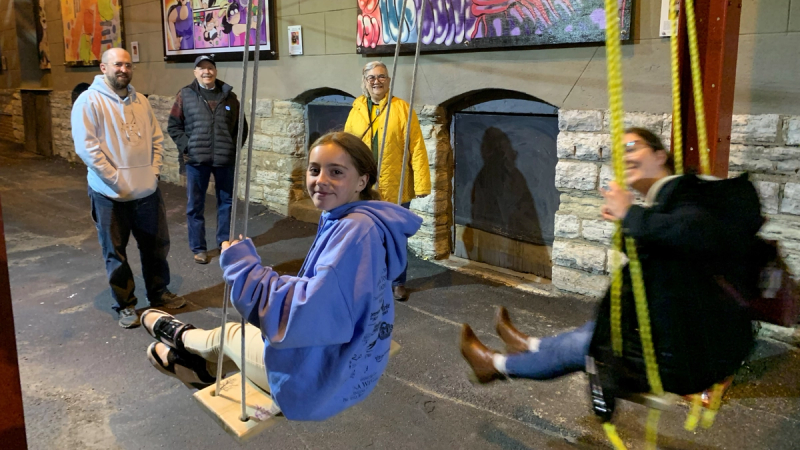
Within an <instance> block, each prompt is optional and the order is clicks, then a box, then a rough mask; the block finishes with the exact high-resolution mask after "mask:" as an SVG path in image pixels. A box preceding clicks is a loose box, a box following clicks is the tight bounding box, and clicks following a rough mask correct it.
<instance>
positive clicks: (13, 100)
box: [0, 89, 25, 144]
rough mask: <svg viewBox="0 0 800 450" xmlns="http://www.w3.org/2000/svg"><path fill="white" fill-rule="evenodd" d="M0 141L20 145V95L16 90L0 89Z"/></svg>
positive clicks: (23, 129)
mask: <svg viewBox="0 0 800 450" xmlns="http://www.w3.org/2000/svg"><path fill="white" fill-rule="evenodd" d="M0 140H3V141H8V142H14V143H17V144H22V143H23V142H25V128H24V126H23V121H22V95H21V94H20V92H19V90H18V89H0Z"/></svg>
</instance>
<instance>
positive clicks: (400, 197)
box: [375, 0, 427, 205]
mask: <svg viewBox="0 0 800 450" xmlns="http://www.w3.org/2000/svg"><path fill="white" fill-rule="evenodd" d="M407 2H408V0H403V9H402V10H401V13H400V19H399V22H400V23H399V28H398V30H397V43H396V44H395V47H394V62H393V63H392V81H391V82H390V83H389V94H388V99H387V106H386V118H385V119H384V122H383V137H382V138H381V147H380V152H378V176H377V178H376V181H375V186H376V188H377V187H378V186H380V183H381V166H382V165H383V154H384V149H385V148H386V135H387V133H388V131H389V115H390V113H391V112H392V99H393V98H394V82H395V75H397V60H398V59H399V57H400V44H401V43H402V37H403V28H404V26H405V23H406V4H407ZM426 4H427V0H422V4H421V5H420V11H419V14H418V17H417V19H418V20H417V45H416V50H415V52H414V69H413V75H412V78H411V98H410V99H409V101H408V121H407V122H406V124H407V125H406V136H405V143H404V146H403V167H402V170H401V172H400V186H399V189H398V194H397V204H398V205H399V204H401V203H402V202H403V188H404V185H405V178H406V166H407V164H408V153H409V145H410V142H409V140H410V135H411V126H410V124H411V118H412V117H413V114H414V107H413V105H414V96H415V94H416V88H417V68H418V67H419V54H420V50H421V47H422V25H423V23H422V19H423V16H424V13H425V5H426ZM409 32H410V30H409ZM384 200H387V201H388V199H384Z"/></svg>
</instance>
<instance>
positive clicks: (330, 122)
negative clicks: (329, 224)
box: [288, 87, 355, 223]
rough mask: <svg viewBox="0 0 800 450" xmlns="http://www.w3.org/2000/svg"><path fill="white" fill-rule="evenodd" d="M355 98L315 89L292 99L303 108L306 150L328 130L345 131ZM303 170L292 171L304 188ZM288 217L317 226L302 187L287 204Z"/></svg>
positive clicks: (342, 92) (309, 201)
mask: <svg viewBox="0 0 800 450" xmlns="http://www.w3.org/2000/svg"><path fill="white" fill-rule="evenodd" d="M353 100H355V97H353V96H352V95H350V94H348V93H347V92H344V91H341V90H339V89H333V88H327V87H323V88H318V89H312V90H309V91H306V92H304V93H302V94H300V95H298V96H297V97H295V98H294V99H292V101H293V102H295V103H299V104H302V105H303V107H304V112H303V122H304V123H305V128H306V134H305V146H304V147H305V150H306V152H308V148H309V147H310V146H311V144H313V143H314V141H316V140H317V139H318V138H319V137H320V136H322V135H323V134H325V133H328V132H330V131H341V130H344V124H345V122H347V115H348V114H349V113H350V109H351V108H352V105H353ZM304 174H305V167H302V168H299V167H298V168H297V169H295V174H294V175H293V178H294V179H295V180H297V182H298V184H299V185H300V186H304V185H305V181H304V179H305V175H304ZM288 212H289V215H290V216H292V217H294V218H296V219H298V220H302V221H305V222H311V223H317V222H318V221H319V216H320V211H319V210H318V209H317V208H315V207H314V205H313V203H311V199H310V198H308V193H307V192H306V190H305V188H304V187H303V188H302V189H299V191H298V195H297V196H296V197H295V198H294V199H293V200H292V201H290V203H289V211H288Z"/></svg>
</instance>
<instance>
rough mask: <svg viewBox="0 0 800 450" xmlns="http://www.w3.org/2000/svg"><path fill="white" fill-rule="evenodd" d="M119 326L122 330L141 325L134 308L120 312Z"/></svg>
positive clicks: (129, 307) (130, 307) (123, 309)
mask: <svg viewBox="0 0 800 450" xmlns="http://www.w3.org/2000/svg"><path fill="white" fill-rule="evenodd" d="M118 323H119V326H121V327H122V328H136V327H138V326H139V324H140V323H141V322H140V321H139V316H138V315H137V314H136V308H135V307H134V306H132V305H131V306H128V307H127V308H122V309H120V310H119V322H118Z"/></svg>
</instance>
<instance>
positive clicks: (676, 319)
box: [461, 128, 763, 395]
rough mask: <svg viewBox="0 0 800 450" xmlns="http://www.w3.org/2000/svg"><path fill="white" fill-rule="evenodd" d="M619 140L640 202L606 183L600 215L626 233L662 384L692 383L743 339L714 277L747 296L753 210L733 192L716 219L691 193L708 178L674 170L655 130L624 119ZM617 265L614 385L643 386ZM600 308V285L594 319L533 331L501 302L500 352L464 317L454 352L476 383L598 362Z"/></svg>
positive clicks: (695, 388) (728, 369) (740, 349)
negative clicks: (730, 218)
mask: <svg viewBox="0 0 800 450" xmlns="http://www.w3.org/2000/svg"><path fill="white" fill-rule="evenodd" d="M623 142H624V145H625V155H624V161H625V182H626V184H627V185H628V186H630V187H631V188H632V189H634V190H636V191H638V192H639V193H640V194H641V195H642V196H643V197H644V199H645V205H644V206H639V205H634V204H633V203H634V202H633V200H634V196H633V194H632V193H630V192H628V191H625V190H623V189H622V188H621V187H620V186H618V185H617V184H616V183H614V182H612V183H610V185H609V189H608V190H604V191H603V192H602V194H603V197H604V198H605V204H604V205H603V206H602V208H601V211H600V212H601V214H602V216H603V218H604V219H606V220H621V221H622V229H623V233H624V235H626V236H630V237H633V238H634V239H635V241H636V246H637V250H638V254H639V259H640V261H641V266H642V272H643V277H644V286H645V291H646V294H647V302H648V305H649V309H650V322H651V327H652V336H653V343H654V346H655V353H656V359H657V362H658V365H659V372H660V374H661V379H662V382H663V384H664V389H665V390H666V391H668V392H673V393H676V394H680V395H688V394H693V393H697V392H701V391H703V390H704V389H708V388H710V387H711V386H712V385H713V384H714V383H719V382H722V381H723V379H725V378H726V377H729V376H730V375H732V374H733V373H734V372H735V371H736V369H737V368H738V367H739V366H740V365H741V364H742V362H743V361H744V359H745V358H746V357H747V355H748V353H749V352H750V349H751V347H752V345H753V333H752V329H751V323H750V320H749V316H748V314H747V311H746V310H745V309H744V308H743V307H742V306H741V305H739V304H738V303H737V302H736V301H735V300H734V299H732V298H731V297H730V296H728V295H726V293H725V291H724V290H723V288H722V287H721V286H720V283H719V280H720V279H724V280H725V281H727V282H728V283H730V284H731V285H733V287H734V288H736V289H737V290H738V291H739V292H741V293H743V294H745V296H747V295H755V292H754V290H755V289H756V288H757V286H758V278H757V277H758V271H757V270H752V269H753V268H752V264H750V261H749V259H748V258H749V255H750V252H751V250H752V249H754V248H755V245H756V240H757V238H756V233H757V232H758V230H759V228H760V227H761V225H762V223H763V219H762V217H761V211H760V208H759V206H758V202H757V201H755V205H753V204H752V202H750V203H748V202H747V201H746V200H745V198H748V199H749V198H750V197H749V196H743V198H742V200H741V202H739V201H738V200H735V202H737V204H736V206H737V208H736V209H737V211H736V216H737V219H738V220H737V221H736V223H720V221H719V220H718V218H717V217H716V216H714V215H713V214H711V213H710V210H709V208H708V207H707V206H706V205H708V204H709V201H713V199H708V198H703V197H702V194H701V193H700V191H702V190H703V189H702V186H701V185H702V184H703V183H709V182H708V181H703V180H701V179H699V178H698V177H696V176H694V175H685V176H675V175H674V163H673V161H672V157H671V155H670V154H669V153H668V152H667V151H666V150H665V148H664V146H663V145H662V143H661V141H660V139H659V138H658V137H657V136H656V135H655V134H653V133H652V132H650V131H648V130H645V129H641V128H630V129H628V130H626V134H625V136H624V141H623ZM738 182H740V181H739V180H737V183H738ZM741 183H742V184H741V185H742V186H745V187H744V189H751V190H752V189H754V188H753V187H752V185H750V183H749V181H747V179H746V177H741ZM744 183H746V185H749V187H748V186H746V185H745V184H744ZM753 195H755V191H753ZM756 198H757V197H756ZM623 274H624V279H623V288H622V295H621V299H622V300H621V304H622V319H621V324H622V330H621V331H622V339H623V345H624V347H623V358H620V360H621V361H622V362H621V363H620V361H619V360H617V361H616V364H615V367H614V368H615V369H616V372H617V375H619V374H621V375H620V376H621V383H620V384H622V385H623V386H622V387H623V391H627V392H630V393H637V392H648V391H649V390H650V389H649V387H648V384H647V379H646V377H645V373H646V372H645V366H644V361H643V358H642V348H641V340H640V339H641V338H640V336H639V330H638V326H639V325H638V323H637V318H636V310H635V304H634V299H633V294H632V290H631V280H630V274H629V272H628V270H627V268H626V269H624V271H623ZM746 298H748V297H746ZM749 298H754V297H752V296H751V297H749ZM609 311H610V294H609V293H606V295H605V298H604V299H603V300H602V301H601V303H600V305H599V309H598V313H597V316H596V318H595V319H594V320H592V321H590V322H588V323H586V324H585V325H583V326H582V327H580V328H578V329H576V330H573V331H568V332H565V333H563V334H560V335H558V336H554V337H545V338H543V339H536V338H532V337H529V336H526V335H524V334H523V333H521V332H519V331H518V330H517V329H516V328H514V326H513V325H512V324H511V321H510V319H509V316H508V312H507V311H506V310H505V308H502V307H501V308H500V309H499V311H498V314H497V318H496V328H497V332H498V334H499V335H500V338H501V339H502V340H503V341H504V343H505V345H506V350H507V352H508V353H507V354H501V353H498V352H494V351H492V350H490V349H488V348H487V347H486V346H484V345H483V344H482V343H481V342H480V341H479V340H478V338H477V337H476V336H475V334H474V333H473V331H472V329H471V328H470V327H469V325H467V324H464V325H463V327H462V333H461V353H462V355H463V356H464V358H465V359H466V360H467V362H468V363H469V364H470V366H471V367H472V370H473V371H474V374H475V378H477V380H478V381H479V382H481V383H487V382H490V381H493V380H496V379H503V378H506V377H521V378H532V379H537V380H547V379H552V378H556V377H559V376H562V375H566V374H569V373H572V372H577V371H581V370H584V369H585V367H586V357H587V355H590V354H591V355H592V356H594V357H595V358H596V359H597V360H598V361H611V360H613V359H614V358H613V357H612V356H611V355H612V352H611V337H610V335H611V331H610V319H609V315H610V312H609ZM617 381H620V380H617Z"/></svg>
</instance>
